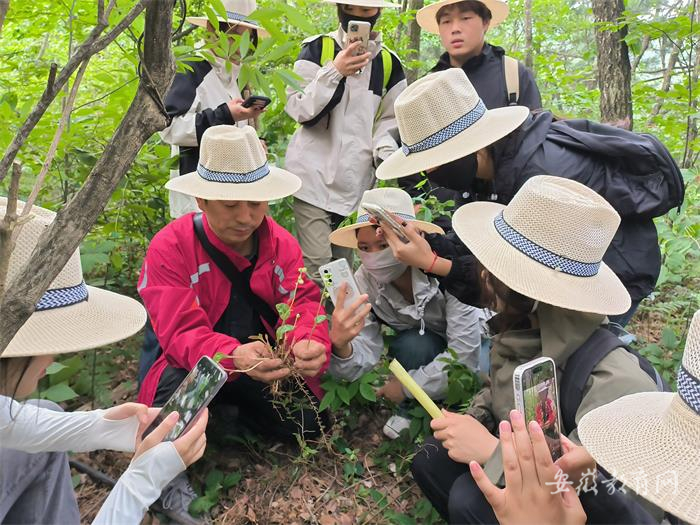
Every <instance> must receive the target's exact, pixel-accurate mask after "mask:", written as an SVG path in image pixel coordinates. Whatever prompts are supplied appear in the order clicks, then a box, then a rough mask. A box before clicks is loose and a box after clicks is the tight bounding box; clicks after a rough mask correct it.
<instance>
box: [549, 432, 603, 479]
mask: <svg viewBox="0 0 700 525" xmlns="http://www.w3.org/2000/svg"><path fill="white" fill-rule="evenodd" d="M561 447H562V450H563V451H564V454H563V455H562V456H561V457H560V458H559V459H558V460H556V461H555V462H554V464H555V465H556V466H557V467H559V468H560V469H561V470H562V471H563V472H564V473H565V474H566V475H567V476H568V479H569V480H571V481H573V482H574V483H578V482H579V480H581V479H582V478H583V476H584V474H586V473H590V472H595V471H596V463H595V459H593V457H592V456H591V455H590V454H589V453H588V451H587V450H586V449H585V448H583V447H581V446H579V445H576V444H575V443H573V442H572V441H571V440H570V439H568V438H566V437H565V436H561Z"/></svg>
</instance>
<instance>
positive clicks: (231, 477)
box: [222, 472, 243, 490]
mask: <svg viewBox="0 0 700 525" xmlns="http://www.w3.org/2000/svg"><path fill="white" fill-rule="evenodd" d="M242 478H243V474H241V473H240V472H231V473H230V474H228V475H226V477H225V478H224V480H223V481H222V485H223V487H224V490H228V489H230V488H231V487H235V486H236V485H238V484H239V483H240V482H241V479H242Z"/></svg>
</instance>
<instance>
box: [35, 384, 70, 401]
mask: <svg viewBox="0 0 700 525" xmlns="http://www.w3.org/2000/svg"><path fill="white" fill-rule="evenodd" d="M39 394H40V396H39V397H41V398H42V399H48V400H49V401H53V402H54V403H62V402H63V401H68V400H69V399H74V398H76V397H78V394H76V393H75V390H73V389H72V388H71V387H69V386H68V383H59V384H57V385H53V386H50V387H49V388H47V389H46V390H44V391H43V392H40V393H39Z"/></svg>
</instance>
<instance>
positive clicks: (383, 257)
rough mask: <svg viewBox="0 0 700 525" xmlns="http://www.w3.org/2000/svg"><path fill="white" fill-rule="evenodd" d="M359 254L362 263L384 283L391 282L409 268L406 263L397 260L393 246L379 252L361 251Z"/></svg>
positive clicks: (373, 275)
mask: <svg viewBox="0 0 700 525" xmlns="http://www.w3.org/2000/svg"><path fill="white" fill-rule="evenodd" d="M359 255H360V260H361V261H362V265H363V266H364V267H365V268H367V271H368V272H369V273H370V275H371V276H372V277H374V278H375V279H376V280H377V281H378V282H380V283H382V284H389V283H390V282H392V281H393V280H395V279H398V278H399V277H400V276H401V275H402V274H403V273H404V272H405V271H406V268H408V266H406V265H405V264H404V263H402V262H399V261H397V260H396V257H394V253H393V252H392V251H391V248H384V249H383V250H382V251H379V252H360V253H359Z"/></svg>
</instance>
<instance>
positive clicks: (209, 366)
mask: <svg viewBox="0 0 700 525" xmlns="http://www.w3.org/2000/svg"><path fill="white" fill-rule="evenodd" d="M227 376H228V374H227V373H226V371H225V370H224V369H223V368H221V366H219V365H218V364H216V363H215V362H214V360H213V359H211V358H210V357H207V356H203V357H202V358H201V359H200V360H199V361H197V365H196V366H195V367H194V368H193V369H192V371H191V372H190V373H189V374H187V377H185V379H183V381H182V383H180V385H179V386H178V387H177V389H176V390H175V392H173V395H172V396H170V399H168V401H167V402H166V403H165V405H163V408H162V409H161V411H160V413H159V414H158V416H156V418H155V420H154V421H153V423H151V425H150V426H149V427H148V429H146V432H145V433H144V436H145V435H147V434H150V433H151V432H152V431H153V430H154V429H155V428H156V427H157V426H158V425H160V424H161V423H162V422H163V420H164V419H165V418H166V417H168V414H171V413H172V412H177V413H178V414H180V419H178V420H177V423H175V427H173V429H172V430H171V431H170V432H169V433H168V435H167V436H165V439H164V441H174V440H176V439H177V438H179V437H180V436H181V435H182V434H184V433H185V431H186V430H187V429H188V428H189V427H190V425H191V424H192V423H194V421H195V420H196V419H197V416H198V415H199V414H200V412H202V410H204V409H205V408H206V406H207V405H208V404H209V403H210V402H211V400H212V399H214V396H215V395H216V393H217V392H218V391H219V389H220V388H221V387H222V386H223V384H224V383H225V382H226V377H227Z"/></svg>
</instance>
